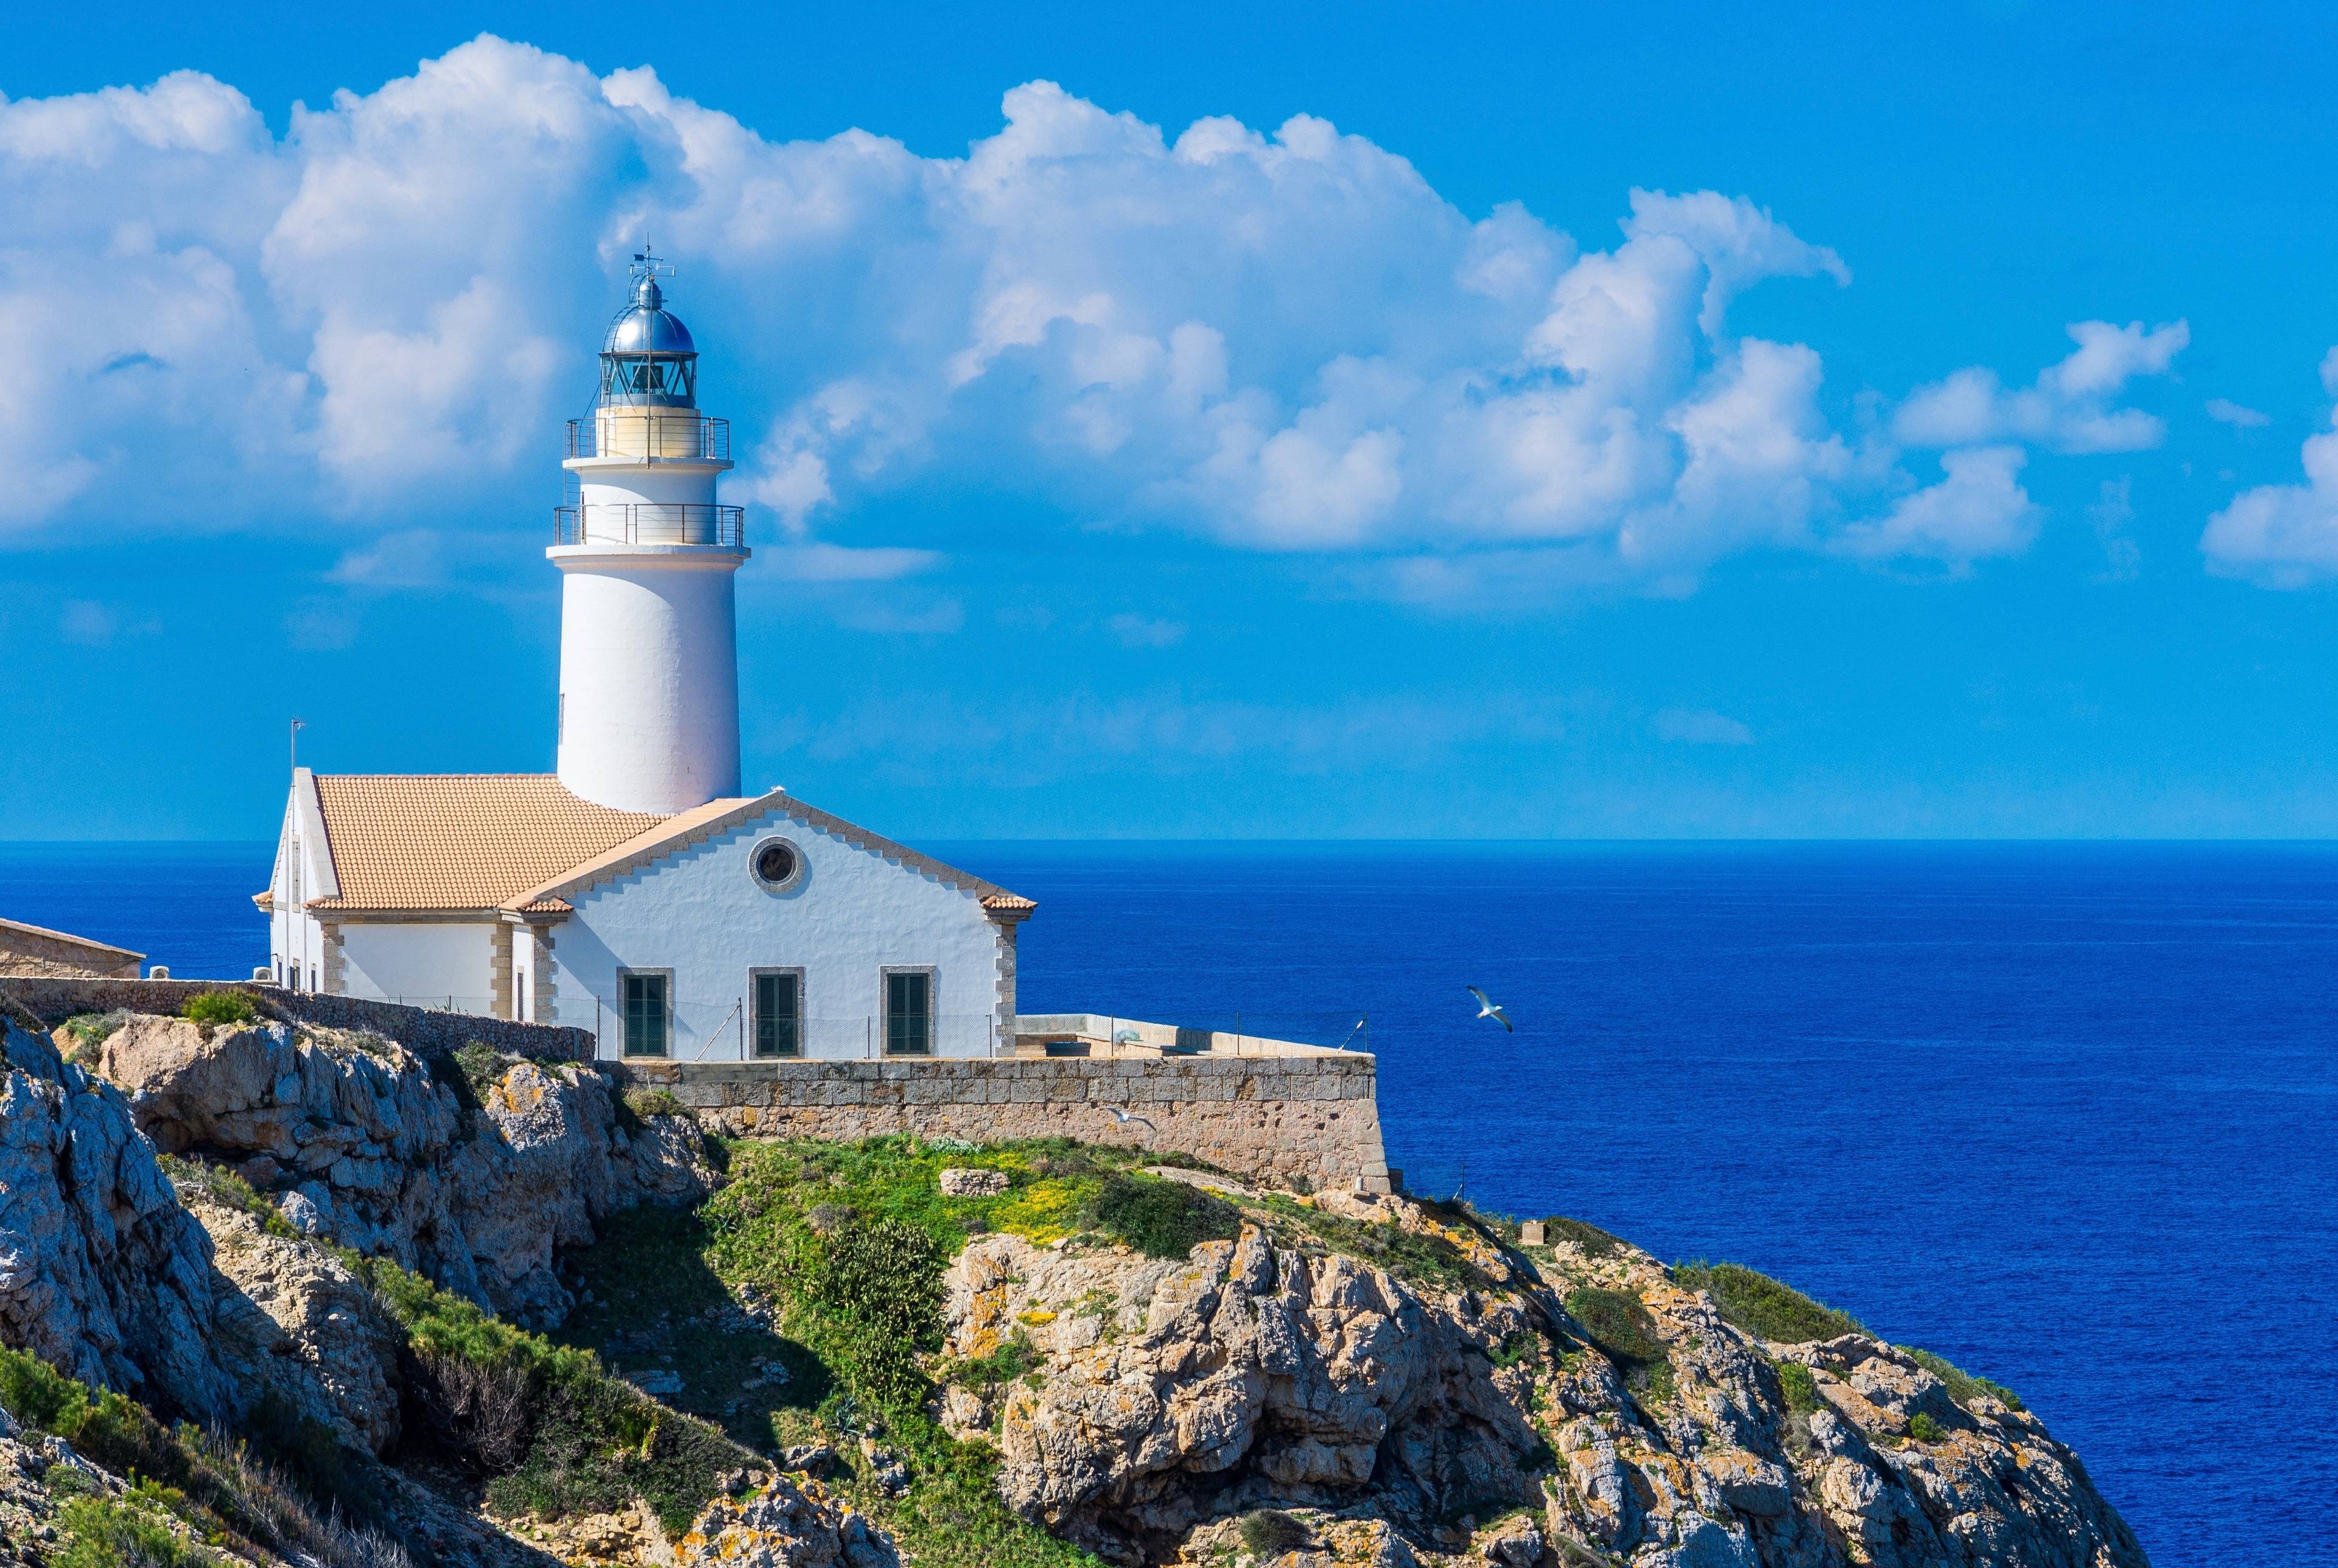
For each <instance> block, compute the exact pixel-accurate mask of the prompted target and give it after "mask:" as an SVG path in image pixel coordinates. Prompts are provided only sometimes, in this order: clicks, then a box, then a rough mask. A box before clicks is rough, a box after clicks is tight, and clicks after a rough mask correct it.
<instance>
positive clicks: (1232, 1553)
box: [947, 1194, 2145, 1568]
mask: <svg viewBox="0 0 2338 1568" xmlns="http://www.w3.org/2000/svg"><path fill="white" fill-rule="evenodd" d="M1281 1207H1282V1212H1277V1211H1276V1208H1273V1207H1267V1206H1258V1207H1255V1208H1252V1207H1250V1206H1248V1205H1245V1209H1246V1210H1247V1212H1246V1213H1245V1222H1244V1223H1243V1226H1242V1230H1241V1234H1240V1236H1239V1239H1237V1240H1230V1241H1209V1242H1204V1243H1203V1244H1202V1245H1201V1246H1199V1247H1197V1248H1195V1249H1194V1251H1193V1253H1192V1254H1191V1256H1190V1257H1189V1258H1188V1259H1184V1260H1175V1261H1164V1260H1160V1259H1145V1258H1143V1257H1140V1256H1138V1255H1136V1254H1135V1253H1132V1252H1130V1251H1129V1250H1126V1249H1123V1248H1108V1249H1086V1248H1082V1247H1079V1246H1076V1245H1063V1244H1058V1245H1054V1246H1047V1247H1035V1246H1033V1245H1032V1244H1030V1243H1029V1242H1027V1241H1025V1240H1021V1239H1019V1238H1017V1237H1012V1236H998V1237H990V1238H983V1239H979V1240H977V1241H975V1242H974V1243H972V1244H971V1245H969V1246H968V1248H967V1249H966V1250H965V1251H964V1252H963V1253H962V1254H960V1256H959V1257H958V1259H957V1261H956V1262H955V1263H954V1264H953V1265H952V1267H951V1269H950V1271H949V1275H948V1283H949V1296H948V1327H949V1335H950V1348H951V1350H953V1351H954V1352H955V1353H956V1354H957V1355H958V1356H959V1357H965V1358H968V1359H978V1358H979V1357H983V1356H985V1355H988V1354H993V1353H995V1352H996V1350H997V1348H998V1347H999V1346H1000V1345H1002V1344H1004V1343H1007V1342H1008V1341H1010V1340H1013V1339H1016V1338H1018V1337H1019V1338H1023V1339H1026V1340H1027V1341H1028V1342H1029V1344H1030V1345H1031V1347H1032V1349H1033V1351H1034V1353H1035V1354H1036V1357H1037V1363H1036V1372H1035V1374H1034V1375H1033V1376H1031V1377H1028V1378H1027V1379H1026V1380H1023V1381H1019V1382H1015V1383H1012V1384H1009V1385H1007V1387H1006V1388H1005V1389H1004V1390H1003V1391H1002V1392H1001V1393H1000V1394H998V1395H997V1397H996V1398H995V1399H989V1400H986V1399H984V1398H982V1397H979V1396H975V1395H970V1394H968V1392H966V1391H963V1390H960V1391H957V1392H956V1393H955V1394H954V1395H952V1396H950V1397H948V1398H947V1406H948V1416H949V1418H950V1419H951V1420H952V1421H953V1422H954V1423H955V1424H956V1425H957V1426H958V1428H959V1429H960V1430H961V1431H963V1432H966V1433H968V1434H976V1433H992V1432H995V1436H996V1441H997V1446H998V1448H999V1450H1000V1453H1001V1455H1002V1459H1003V1463H1002V1464H1001V1465H1000V1468H999V1472H998V1482H999V1485H1000V1487H1001V1489H1002V1490H1003V1491H1004V1492H1005V1493H1006V1495H1007V1497H1008V1498H1009V1500H1010V1501H1011V1502H1012V1503H1013V1504H1014V1505H1015V1506H1016V1507H1017V1509H1018V1510H1020V1511H1022V1512H1023V1513H1025V1514H1027V1515H1029V1516H1031V1517H1034V1518H1036V1519H1040V1520H1044V1521H1045V1522H1046V1524H1047V1525H1048V1526H1049V1527H1050V1528H1051V1529H1054V1530H1056V1531H1058V1532H1060V1533H1063V1534H1068V1535H1070V1536H1072V1537H1073V1538H1075V1539H1078V1540H1081V1541H1083V1542H1085V1543H1086V1544H1089V1545H1091V1546H1092V1547H1093V1548H1095V1550H1096V1551H1097V1552H1098V1553H1100V1554H1102V1555H1104V1556H1105V1557H1107V1558H1108V1559H1110V1560H1112V1561H1115V1562H1124V1563H1163V1562H1169V1561H1175V1562H1179V1563H1197V1564H1198V1563H1222V1562H1228V1561H1233V1560H1239V1558H1240V1557H1241V1556H1242V1555H1243V1552H1242V1550H1241V1548H1242V1542H1243V1537H1242V1534H1241V1526H1242V1523H1243V1520H1244V1517H1245V1516H1249V1515H1254V1514H1257V1513H1258V1511H1261V1510H1272V1511H1276V1512H1278V1513H1281V1514H1296V1515H1297V1529H1298V1531H1299V1533H1300V1534H1302V1535H1304V1536H1305V1537H1306V1538H1307V1539H1308V1540H1309V1541H1311V1542H1315V1543H1317V1544H1316V1545H1314V1546H1313V1547H1311V1548H1309V1547H1305V1546H1301V1547H1296V1548H1294V1549H1293V1550H1292V1551H1291V1552H1288V1553H1283V1554H1282V1555H1281V1556H1279V1557H1277V1558H1276V1559H1275V1560H1277V1561H1288V1562H1290V1563H1294V1564H1297V1563H1346V1562H1356V1563H1374V1564H1380V1565H1390V1564H1405V1563H1415V1562H1419V1561H1423V1560H1436V1558H1437V1556H1438V1554H1439V1553H1466V1554H1468V1555H1469V1556H1472V1557H1474V1558H1477V1559H1478V1560H1480V1561H1494V1562H1500V1563H1513V1564H1529V1563H1532V1564H1542V1563H1599V1562H1605V1561H1611V1560H1622V1559H1628V1560H1629V1561H1630V1562H1631V1563H1634V1564H1636V1568H1754V1565H1756V1564H1761V1565H1763V1568H1790V1565H1792V1568H1800V1565H1803V1564H1808V1565H1811V1568H1820V1565H1824V1564H1838V1563H1873V1564H1877V1565H1878V1568H1950V1565H1964V1564H1981V1563H2003V1564H2016V1563H2018V1564H2038V1565H2044V1564H2053V1565H2056V1568H2064V1565H2068V1568H2080V1565H2086V1568H2109V1565H2112V1564H2140V1563H2143V1562H2144V1560H2145V1559H2144V1555H2143V1553H2142V1551H2141V1549H2140V1548H2139V1547H2138V1546H2137V1544H2136V1542H2135V1539H2134V1537H2133V1536H2132V1535H2131V1534H2129V1533H2128V1531H2127V1527H2126V1526H2125V1524H2123V1523H2122V1522H2121V1521H2120V1520H2119V1518H2118V1516H2117V1514H2115V1513H2114V1512H2113V1511H2112V1510H2111V1508H2110V1507H2109V1505H2108V1504H2106V1503H2105V1502H2104V1501H2103V1500H2102V1498H2101V1497H2100V1496H2099V1495H2097V1493H2096V1491H2095V1489H2094V1487H2093V1485H2091V1484H2090V1483H2089V1482H2088V1480H2087V1475H2086V1472H2085V1470H2084V1468H2083V1467H2082V1466H2081V1465H2079V1464H2078V1459H2077V1457H2076V1456H2075V1455H2072V1454H2071V1453H2070V1452H2069V1451H2068V1449H2067V1448H2064V1447H2063V1446H2061V1445H2059V1444H2058V1443H2056V1442H2055V1441H2054V1440H2053V1439H2052V1438H2051V1437H2050V1436H2048V1434H2047V1432H2046V1430H2045V1428H2044V1426H2042V1425H2041V1424H2040V1423H2039V1422H2038V1420H2037V1419H2036V1418H2035V1417H2034V1416H2029V1415H2028V1414H2026V1413H2024V1412H2022V1411H2020V1410H2019V1409H2016V1408H2013V1407H2011V1406H2009V1405H2008V1404H2007V1403H2005V1402H2004V1401H2003V1400H2001V1399H1999V1398H1997V1397H1991V1396H1989V1395H1987V1394H1980V1393H1976V1392H1970V1391H1966V1390H1952V1388H1951V1386H1950V1383H1949V1381H1948V1380H1946V1379H1944V1378H1943V1377H1941V1376H1940V1375H1939V1374H1937V1373H1935V1372H1934V1371H1932V1370H1930V1369H1929V1368H1928V1367H1926V1366H1924V1365H1923V1364H1921V1362H1920V1360H1919V1359H1918V1358H1917V1357H1915V1356H1913V1355H1911V1353H1909V1352H1906V1351H1903V1350H1901V1349H1898V1348H1895V1347H1892V1346H1891V1345H1889V1344H1886V1343H1883V1342H1881V1341H1880V1340H1877V1339H1875V1338H1871V1337H1868V1336H1866V1335H1864V1334H1859V1333H1849V1334H1842V1335H1838V1336H1833V1337H1831V1338H1827V1339H1825V1340H1823V1341H1816V1342H1804V1343H1799V1344H1787V1343H1782V1342H1776V1341H1770V1340H1764V1339H1763V1338H1760V1337H1759V1336H1758V1335H1757V1334H1755V1333H1753V1332H1751V1331H1749V1330H1747V1329H1745V1328H1740V1327H1738V1326H1737V1325H1735V1324H1734V1323H1732V1322H1731V1321H1730V1320H1729V1318H1728V1317H1727V1316H1726V1315H1725V1314H1724V1310H1723V1309H1722V1308H1721V1307H1720V1306H1719V1305H1717V1304H1716V1302H1715V1300H1714V1298H1713V1297H1712V1296H1711V1295H1709V1294H1704V1293H1700V1292H1697V1291H1694V1290H1690V1289H1683V1288H1682V1287H1681V1285H1680V1283H1679V1282H1678V1281H1676V1280H1675V1278H1674V1277H1673V1275H1672V1273H1671V1272H1670V1271H1668V1270H1667V1269H1665V1268H1664V1267H1663V1266H1662V1265H1661V1264H1659V1263H1657V1262H1656V1261H1655V1259H1652V1258H1650V1257H1648V1256H1647V1255H1646V1254H1645V1253H1643V1252H1641V1251H1639V1250H1636V1249H1634V1248H1631V1247H1628V1246H1626V1245H1623V1244H1621V1243H1618V1242H1616V1241H1615V1240H1613V1239H1612V1238H1603V1237H1600V1236H1599V1235H1598V1233H1596V1232H1593V1231H1589V1230H1587V1229H1586V1230H1583V1231H1582V1233H1581V1234H1582V1238H1583V1239H1582V1240H1568V1239H1566V1238H1564V1237H1561V1238H1558V1239H1556V1240H1555V1242H1554V1244H1552V1245H1549V1246H1547V1247H1544V1248H1537V1249H1534V1252H1535V1254H1536V1255H1535V1256H1532V1257H1529V1256H1528V1254H1527V1253H1526V1252H1524V1251H1521V1250H1516V1249H1512V1248H1509V1247H1507V1246H1502V1245H1498V1244H1497V1241H1496V1240H1495V1238H1494V1237H1492V1236H1491V1235H1489V1234H1488V1232H1487V1231H1485V1230H1480V1229H1478V1227H1476V1226H1474V1225H1470V1224H1464V1223H1457V1222H1455V1221H1454V1220H1452V1219H1451V1218H1450V1217H1448V1216H1445V1215H1442V1214H1440V1213H1439V1212H1438V1211H1437V1210H1432V1209H1429V1208H1425V1207H1423V1206H1421V1205H1419V1204H1416V1203H1412V1202H1410V1201H1406V1200H1403V1199H1378V1200H1374V1199H1364V1198H1353V1197H1349V1196H1345V1195H1337V1194H1334V1195H1326V1196H1324V1197H1321V1198H1319V1199H1317V1200H1315V1201H1314V1202H1313V1204H1312V1205H1311V1207H1312V1209H1313V1210H1314V1211H1315V1213H1316V1214H1319V1215H1323V1216H1326V1217H1328V1218H1329V1219H1331V1220H1333V1221H1335V1222H1344V1223H1335V1224H1333V1225H1331V1226H1329V1227H1323V1228H1321V1229H1318V1228H1317V1227H1316V1226H1315V1225H1313V1224H1311V1223H1310V1222H1309V1221H1310V1220H1312V1219H1313V1216H1312V1215H1310V1216H1307V1217H1305V1218H1303V1219H1297V1220H1294V1219H1293V1218H1292V1212H1293V1211H1294V1210H1298V1209H1299V1208H1300V1206H1298V1205H1286V1206H1281ZM1351 1225H1352V1226H1356V1227H1361V1228H1362V1229H1363V1234H1362V1235H1361V1237H1360V1236H1358V1235H1357V1233H1356V1232H1355V1231H1351V1230H1348V1229H1347V1228H1346V1227H1347V1226H1351ZM1383 1229H1385V1230H1394V1231H1396V1232H1398V1233H1400V1234H1401V1235H1405V1236H1410V1237H1411V1238H1414V1239H1416V1240H1420V1241H1423V1242H1426V1243H1429V1244H1431V1245H1432V1246H1433V1248H1434V1249H1435V1250H1430V1251H1427V1252H1420V1253H1416V1254H1414V1255H1413V1257H1412V1259H1411V1264H1410V1267H1407V1266H1406V1265H1405V1264H1402V1263H1400V1264H1399V1265H1397V1266H1396V1267H1393V1268H1390V1267H1380V1266H1375V1265H1373V1264H1371V1263H1369V1262H1365V1261H1361V1260H1359V1259H1357V1258H1355V1257H1352V1256H1347V1255H1343V1254H1342V1253H1341V1251H1339V1250H1334V1247H1335V1245H1336V1243H1337V1242H1338V1241H1339V1240H1343V1239H1345V1240H1361V1241H1363V1242H1364V1243H1365V1245H1366V1246H1368V1247H1370V1246H1374V1245H1377V1246H1378V1247H1379V1248H1380V1250H1389V1251H1392V1252H1396V1253H1399V1254H1401V1251H1402V1250H1401V1249H1400V1248H1389V1247H1388V1246H1387V1243H1386V1242H1385V1241H1378V1242H1377V1243H1376V1240H1375V1238H1374V1237H1373V1236H1372V1234H1371V1233H1372V1232H1373V1231H1378V1230H1383ZM1327 1230H1328V1232H1329V1240H1330V1243H1331V1244H1327V1237H1326V1234H1325V1232H1326V1231H1327ZM1359 1250H1362V1249H1359ZM1570 1302H1572V1303H1573V1304H1574V1308H1575V1310H1574V1311H1570V1309H1569V1305H1568V1304H1569V1303H1570ZM1577 1313H1580V1314H1581V1316H1577ZM1586 1319H1587V1320H1586ZM1948 1370H1949V1371H1950V1374H1952V1375H1953V1374H1954V1368H1949V1369H1948ZM1960 1392H1961V1393H1962V1394H1963V1397H1961V1398H1960V1397H1958V1396H1959V1393H1960ZM1252 1533H1253V1534H1255V1533H1256V1532H1255V1531H1253V1532H1252ZM1250 1554H1251V1555H1258V1553H1250Z"/></svg>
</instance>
